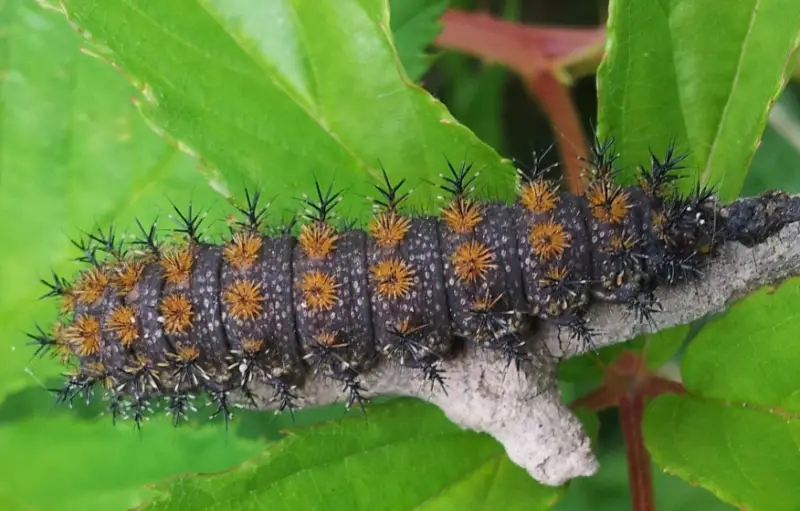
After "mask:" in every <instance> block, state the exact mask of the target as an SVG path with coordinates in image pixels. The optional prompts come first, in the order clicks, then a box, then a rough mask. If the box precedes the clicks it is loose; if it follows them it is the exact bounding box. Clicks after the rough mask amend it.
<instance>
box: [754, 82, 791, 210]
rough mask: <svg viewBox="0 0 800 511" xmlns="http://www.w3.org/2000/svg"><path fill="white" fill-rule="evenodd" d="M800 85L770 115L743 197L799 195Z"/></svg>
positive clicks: (779, 102) (777, 104)
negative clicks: (772, 192)
mask: <svg viewBox="0 0 800 511" xmlns="http://www.w3.org/2000/svg"><path fill="white" fill-rule="evenodd" d="M798 168H800V85H798V84H796V83H790V84H789V86H788V87H787V88H786V90H785V91H784V92H783V94H781V97H780V98H778V102H777V103H775V106H774V107H773V108H772V111H771V112H770V115H769V123H768V124H767V130H766V131H765V132H764V138H763V139H762V140H761V145H760V146H758V151H756V155H755V156H754V157H753V165H752V166H751V168H750V172H748V173H747V181H746V182H745V185H744V189H743V190H742V194H743V195H745V196H750V195H756V194H759V193H761V192H763V191H766V190H770V189H781V190H785V191H787V192H789V193H798V192H800V172H797V169H798Z"/></svg>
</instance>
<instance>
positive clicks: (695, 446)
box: [644, 280, 800, 511]
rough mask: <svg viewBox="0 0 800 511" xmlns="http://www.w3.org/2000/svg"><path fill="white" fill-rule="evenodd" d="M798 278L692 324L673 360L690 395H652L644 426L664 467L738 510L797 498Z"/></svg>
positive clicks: (789, 504)
mask: <svg viewBox="0 0 800 511" xmlns="http://www.w3.org/2000/svg"><path fill="white" fill-rule="evenodd" d="M798 303H800V280H790V281H788V282H786V283H784V284H783V285H782V286H780V287H779V288H778V289H777V290H773V289H770V288H765V289H762V290H760V291H758V292H756V293H754V294H753V295H751V296H749V297H748V298H746V299H744V300H742V301H740V302H738V303H737V304H735V305H734V306H733V307H731V309H730V310H729V311H728V313H727V314H725V315H724V316H720V317H718V318H716V319H715V320H714V321H712V322H711V323H710V324H708V325H706V327H705V328H704V329H703V330H701V331H700V333H699V334H698V336H697V337H696V338H695V339H694V340H693V342H692V343H691V344H690V345H689V348H688V349H687V351H686V354H685V356H684V361H683V365H682V373H683V382H684V385H685V386H686V388H687V389H688V390H689V392H690V393H691V395H689V396H662V397H659V398H657V399H656V400H655V401H654V402H653V403H652V404H651V405H650V406H649V407H648V409H647V412H646V416H645V421H644V432H645V439H646V443H647V446H648V449H649V450H650V452H651V454H652V456H653V460H654V461H655V462H656V463H658V464H659V465H660V466H662V467H663V468H664V469H665V470H666V471H668V472H671V473H674V474H677V475H679V476H680V477H682V478H684V479H687V480H689V481H691V482H694V483H697V484H699V485H701V486H703V487H705V488H708V489H710V490H711V491H712V492H714V493H715V494H717V495H718V496H719V497H720V498H722V499H724V500H726V501H728V502H731V503H734V504H735V505H737V506H741V507H744V508H746V509H753V510H759V509H769V510H770V511H772V510H783V509H786V510H789V509H798V507H800V497H798V496H797V495H796V494H795V492H792V491H787V489H789V488H793V487H794V486H795V485H796V482H797V481H798V480H800V450H799V449H798V445H800V392H798V389H800V373H798V371H797V367H798V365H800V343H798V342H796V341H797V331H798V328H800V317H798V316H797V314H796V311H797V306H798Z"/></svg>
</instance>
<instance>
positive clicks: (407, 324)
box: [395, 318, 427, 335]
mask: <svg viewBox="0 0 800 511" xmlns="http://www.w3.org/2000/svg"><path fill="white" fill-rule="evenodd" d="M426 326H427V325H416V324H414V322H412V321H411V318H403V319H402V320H400V321H398V322H397V324H396V326H395V330H397V333H399V334H403V335H413V334H415V333H417V332H420V331H422V330H424V329H425V327H426Z"/></svg>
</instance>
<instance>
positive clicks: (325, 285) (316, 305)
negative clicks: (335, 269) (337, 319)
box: [299, 270, 339, 311]
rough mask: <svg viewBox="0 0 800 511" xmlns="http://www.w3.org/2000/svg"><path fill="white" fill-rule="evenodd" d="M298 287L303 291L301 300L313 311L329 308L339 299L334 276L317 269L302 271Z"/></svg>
mask: <svg viewBox="0 0 800 511" xmlns="http://www.w3.org/2000/svg"><path fill="white" fill-rule="evenodd" d="M299 287H300V290H301V291H302V292H303V301H305V303H306V304H307V305H308V307H309V308H310V309H311V310H314V311H323V310H330V309H332V308H333V306H334V305H336V302H337V301H338V299H339V298H338V290H339V283H338V282H336V278H335V277H334V276H333V275H330V274H328V273H324V272H321V271H319V270H311V271H308V272H306V273H304V274H303V277H302V282H300V285H299Z"/></svg>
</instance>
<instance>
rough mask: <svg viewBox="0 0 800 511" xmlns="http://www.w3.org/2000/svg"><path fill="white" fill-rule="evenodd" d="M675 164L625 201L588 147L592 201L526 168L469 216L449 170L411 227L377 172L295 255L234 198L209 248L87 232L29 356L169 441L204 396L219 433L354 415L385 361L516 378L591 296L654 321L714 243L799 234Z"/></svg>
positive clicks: (187, 219)
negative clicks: (331, 383) (257, 420)
mask: <svg viewBox="0 0 800 511" xmlns="http://www.w3.org/2000/svg"><path fill="white" fill-rule="evenodd" d="M684 158H685V155H683V156H676V155H675V153H674V151H673V149H672V148H671V147H670V149H668V150H667V152H666V155H665V157H664V159H663V160H660V159H659V158H657V157H655V156H653V155H652V153H651V162H650V165H649V168H648V169H646V170H645V169H643V168H642V169H641V172H640V176H639V177H640V179H639V184H638V185H637V186H632V187H622V186H620V185H618V184H617V183H616V182H615V176H616V175H617V173H618V171H619V169H618V167H617V166H616V165H615V156H614V155H613V153H612V144H611V143H610V142H609V143H602V144H601V143H599V142H597V141H596V143H595V145H594V147H593V150H592V160H591V162H590V166H589V169H587V172H586V175H585V178H586V188H585V192H584V193H583V194H582V195H572V194H570V193H568V192H566V191H562V190H561V189H560V188H559V185H558V184H557V183H556V182H554V181H551V180H548V179H546V177H545V175H546V173H547V172H548V171H549V170H550V168H551V167H544V166H543V165H542V164H541V157H537V155H534V162H533V165H532V166H530V167H528V166H524V165H519V164H518V167H520V169H521V170H520V171H519V172H520V176H521V189H520V192H519V198H518V201H517V204H515V205H511V206H510V205H507V204H505V203H493V202H489V201H482V200H478V199H476V198H473V197H472V196H471V185H472V182H473V179H474V174H473V173H472V172H471V166H469V165H466V163H463V164H462V165H461V166H460V168H455V167H453V166H452V165H451V164H449V163H448V165H449V168H450V174H449V175H447V176H444V184H443V185H442V188H443V189H444V190H445V191H446V192H447V193H448V194H449V196H448V200H449V203H448V204H447V205H446V206H445V207H444V208H442V210H441V215H440V216H439V217H438V218H434V217H428V216H413V217H412V216H408V215H404V214H403V213H402V211H401V209H402V205H403V201H404V200H405V199H406V194H403V193H402V192H401V189H402V185H403V181H401V182H399V183H398V184H396V185H395V184H392V183H391V182H390V181H389V179H388V177H387V176H386V173H385V172H384V180H385V182H384V183H383V184H382V185H380V186H377V187H376V188H377V189H378V191H379V192H380V200H378V201H376V204H375V206H376V208H377V212H376V216H375V217H374V218H372V220H371V221H370V222H369V224H368V226H367V228H366V229H365V230H359V229H352V228H343V229H339V230H337V229H335V228H334V227H333V226H332V225H331V224H330V218H331V210H332V208H333V207H334V205H335V204H336V202H337V201H338V198H339V194H336V193H333V192H332V189H331V188H328V189H327V191H325V192H323V189H322V188H321V187H320V186H319V184H317V187H316V195H317V197H316V198H315V199H314V200H307V201H306V202H307V206H308V208H309V209H308V215H307V219H306V220H307V221H306V222H305V223H304V225H302V226H301V227H300V229H299V235H298V236H297V237H294V236H293V235H292V234H291V231H292V226H288V227H286V228H284V229H281V230H280V231H277V232H269V233H267V232H266V229H265V227H264V219H265V218H264V217H265V211H266V210H265V208H262V207H261V206H259V194H258V193H255V194H252V195H251V194H250V193H246V194H245V195H246V199H247V203H246V206H245V207H242V208H237V209H239V212H240V213H241V214H242V215H243V216H244V218H243V219H239V220H238V221H237V222H236V223H235V225H234V226H233V227H232V229H231V235H230V237H229V239H227V240H226V241H225V242H224V243H222V244H212V243H208V242H205V241H203V240H202V239H201V234H200V227H201V221H202V220H201V217H200V216H198V215H196V214H195V213H194V212H193V211H192V207H191V206H189V209H188V212H187V213H186V214H184V213H182V212H181V211H180V210H177V209H176V211H177V212H178V215H179V219H180V222H179V223H180V227H179V228H178V229H175V231H176V232H177V237H179V238H181V242H179V243H172V244H164V243H163V242H160V241H159V240H158V238H157V232H156V225H155V224H153V225H151V226H150V227H149V228H145V227H144V226H143V225H142V224H141V223H138V222H137V223H138V226H139V228H140V229H141V231H142V235H141V237H140V238H139V239H137V240H136V241H134V242H132V243H129V244H125V243H123V242H121V241H120V242H118V241H117V239H116V235H115V233H114V230H113V228H111V229H109V231H108V232H103V231H102V230H99V231H97V232H96V233H94V234H90V235H88V238H84V239H82V240H81V241H78V242H74V243H75V245H76V246H77V247H78V248H79V249H80V251H81V253H82V255H81V257H80V258H79V260H80V261H82V262H84V263H88V264H89V268H88V269H86V270H85V271H83V272H82V273H81V274H79V275H78V277H77V278H76V279H75V281H74V282H68V281H66V280H65V279H63V278H61V277H59V276H58V275H54V276H53V280H52V281H51V282H45V281H43V282H44V283H45V284H46V285H47V286H48V287H49V289H50V290H49V292H48V293H47V294H46V295H45V296H49V297H60V298H62V299H63V300H62V308H61V316H60V319H59V321H58V322H57V323H56V324H55V326H54V328H53V331H52V333H50V334H48V333H46V332H44V331H43V330H42V329H41V328H39V329H38V333H36V334H30V337H31V338H32V339H33V341H32V343H31V344H33V345H36V346H37V354H39V355H43V354H44V353H45V352H48V351H52V352H53V353H54V354H55V355H57V356H58V357H60V359H61V361H62V363H64V364H67V365H68V366H70V367H71V370H70V371H69V372H68V373H67V375H66V382H65V384H64V386H63V387H62V388H61V389H57V390H54V392H56V395H57V401H59V402H68V403H70V404H71V403H72V401H73V400H74V399H75V398H76V397H77V396H80V395H82V396H84V397H85V398H86V399H87V401H88V400H89V399H90V398H91V396H92V394H93V390H94V389H95V387H98V386H99V387H101V388H102V389H103V390H104V391H105V392H106V394H107V396H108V397H109V400H110V404H109V411H110V413H111V415H112V417H113V418H114V419H115V420H116V419H117V418H118V417H130V418H133V420H134V421H135V422H136V425H137V426H139V425H140V424H141V422H142V420H143V419H144V418H145V415H146V413H147V412H148V410H150V409H151V408H150V404H151V402H152V401H153V399H154V398H157V397H160V398H164V399H166V402H167V408H168V412H169V413H171V414H172V415H173V417H174V421H175V423H176V424H177V423H178V421H180V419H182V418H184V417H185V416H186V414H187V411H188V410H190V409H192V400H193V395H194V394H196V393H198V392H202V393H205V394H207V395H208V396H209V397H210V398H211V400H212V401H213V402H215V403H216V405H217V411H216V413H215V414H214V415H220V414H221V415H222V416H223V417H224V419H225V421H226V423H227V420H228V419H229V417H230V414H231V405H230V401H229V394H230V393H231V392H232V391H243V392H244V394H245V395H250V390H249V389H250V388H251V387H252V386H253V383H254V382H256V381H258V382H260V383H262V384H263V383H267V384H269V385H271V386H272V388H273V389H274V391H275V395H274V399H275V400H276V401H277V402H278V408H279V409H280V410H286V409H288V410H289V411H290V412H292V410H293V409H294V408H295V406H296V404H295V400H296V396H295V395H294V394H293V393H294V392H295V390H294V389H296V388H302V382H303V379H304V377H305V376H306V375H307V374H308V373H309V371H313V372H320V371H321V372H323V373H324V374H325V375H327V376H330V377H331V378H333V379H334V380H337V381H339V382H340V384H341V385H343V387H344V391H345V392H346V396H347V406H348V407H351V406H352V405H354V404H356V403H357V404H358V405H359V406H361V407H362V410H363V404H362V401H363V398H362V391H363V390H364V389H363V388H362V385H361V383H360V381H359V375H360V374H361V373H363V372H364V371H366V370H368V369H370V367H372V366H374V365H375V364H376V363H377V362H378V361H379V360H380V359H381V358H387V359H390V360H392V361H396V362H399V363H401V364H403V365H404V366H406V367H411V368H414V369H416V370H418V371H419V372H420V373H421V374H422V375H424V377H425V379H426V380H427V381H430V382H431V386H432V387H433V386H434V385H436V384H439V385H441V387H442V389H444V377H443V375H442V371H441V369H440V368H439V362H440V361H441V360H442V359H444V358H446V357H449V356H454V355H455V354H456V353H457V351H458V347H459V345H461V344H462V343H463V342H464V341H465V340H466V341H469V342H474V343H475V344H477V345H479V346H482V347H485V348H487V349H492V350H499V351H501V352H502V353H504V354H505V356H506V357H507V359H508V361H509V363H511V362H516V363H517V364H518V363H519V362H520V361H521V360H524V359H525V358H526V357H527V356H528V353H529V352H530V349H531V341H530V336H529V335H526V334H525V333H526V332H530V331H531V330H532V329H533V327H534V322H535V321H536V318H538V319H542V320H546V321H551V322H554V323H555V324H557V325H558V326H559V329H563V330H564V331H565V332H568V333H569V335H570V336H571V337H572V338H573V339H577V340H579V341H580V342H582V343H584V345H588V346H589V347H592V346H593V345H592V335H593V331H592V329H591V328H590V327H589V326H588V325H587V322H586V320H585V318H584V314H585V312H586V310H587V308H588V306H589V304H590V301H591V298H594V299H597V300H603V301H609V302H619V303H624V304H626V305H627V306H628V307H629V308H630V309H631V310H632V311H633V312H634V313H635V314H636V316H637V318H639V319H640V320H648V319H650V318H651V315H652V314H653V312H654V311H656V310H657V309H658V304H657V302H656V300H655V298H654V296H653V291H654V289H655V288H656V286H658V285H659V284H663V283H666V284H672V283H673V282H676V281H680V280H687V279H691V278H694V277H697V276H699V275H700V272H701V270H702V268H703V265H704V264H705V263H706V261H707V260H708V259H709V258H710V257H711V256H713V255H714V253H715V252H716V249H717V247H718V246H719V245H720V243H722V242H724V241H726V240H731V239H735V240H738V241H743V242H746V243H755V242H758V241H761V240H763V239H764V238H766V237H767V236H768V235H771V234H772V233H774V232H777V230H779V229H780V228H781V227H782V226H783V225H784V224H785V223H788V222H789V221H793V220H796V218H797V216H798V213H797V209H798V208H797V205H796V204H794V202H791V199H790V198H789V197H788V196H786V195H780V194H778V193H777V192H775V193H773V194H772V195H768V196H763V197H760V198H753V199H749V202H747V201H745V202H742V201H739V202H738V203H737V204H740V207H739V208H738V209H736V210H735V211H733V210H731V211H729V210H726V209H725V208H722V207H720V206H719V205H718V204H717V203H716V202H715V200H714V198H713V196H712V191H711V189H709V188H704V187H701V186H696V187H695V188H694V189H693V190H692V191H691V192H690V193H689V194H686V195H681V194H679V193H678V192H677V191H676V188H675V184H676V181H677V180H678V179H679V178H680V177H681V176H680V175H679V172H678V171H679V169H681V168H682V167H681V162H682V161H683V159H684ZM775 204H779V205H780V206H781V208H782V209H781V208H778V209H779V210H780V211H778V210H777V209H775V208H774V207H773V206H774V205H775ZM432 390H433V389H432Z"/></svg>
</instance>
